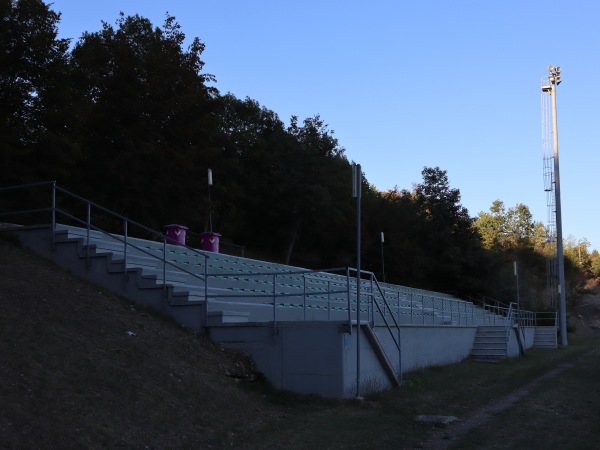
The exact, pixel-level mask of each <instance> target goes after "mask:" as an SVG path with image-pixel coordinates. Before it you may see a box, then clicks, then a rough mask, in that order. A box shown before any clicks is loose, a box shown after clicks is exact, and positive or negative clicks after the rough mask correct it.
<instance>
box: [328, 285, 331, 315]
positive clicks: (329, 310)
mask: <svg viewBox="0 0 600 450" xmlns="http://www.w3.org/2000/svg"><path fill="white" fill-rule="evenodd" d="M327 320H331V281H329V280H327Z"/></svg>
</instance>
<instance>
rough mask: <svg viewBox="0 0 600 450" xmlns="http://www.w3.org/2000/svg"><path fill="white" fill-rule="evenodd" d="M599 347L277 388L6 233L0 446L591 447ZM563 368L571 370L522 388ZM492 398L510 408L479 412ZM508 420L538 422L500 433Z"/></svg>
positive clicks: (593, 303) (592, 317)
mask: <svg viewBox="0 0 600 450" xmlns="http://www.w3.org/2000/svg"><path fill="white" fill-rule="evenodd" d="M591 288H592V287H590V289H591ZM598 299H599V296H598V291H597V290H596V291H594V293H593V294H592V293H590V294H589V297H587V300H588V301H587V302H584V303H582V305H585V306H582V308H584V310H582V311H581V315H582V317H583V320H584V321H586V324H587V323H592V322H593V323H597V321H598V320H600V302H599V301H598ZM577 330H578V334H579V333H580V332H581V333H582V334H583V333H584V332H589V333H590V334H595V331H596V330H595V329H594V328H590V327H588V326H587V325H586V327H585V328H584V327H577ZM599 348H600V347H598V339H597V338H596V339H590V338H587V339H584V340H581V339H579V338H576V337H574V339H572V342H571V344H570V346H569V347H568V348H566V349H562V350H561V351H555V350H551V351H544V350H534V351H532V352H529V353H528V354H527V357H525V358H515V359H511V360H508V361H504V362H502V363H499V364H497V365H490V364H483V365H482V364H477V363H473V362H472V361H463V362H462V363H460V364H456V365H451V366H445V367H435V368H430V369H426V370H423V371H419V372H415V373H411V374H408V375H407V377H406V378H405V384H404V385H403V387H402V388H401V389H396V390H394V391H392V392H387V393H385V394H382V395H379V396H376V397H374V398H369V399H367V400H365V401H363V402H356V401H340V400H327V399H321V398H316V397H313V396H299V395H293V394H289V393H275V392H272V391H271V390H269V389H268V387H267V386H265V384H264V383H263V382H262V381H257V382H252V383H249V382H248V381H250V380H252V377H246V375H248V374H251V371H250V370H249V369H250V368H251V367H250V364H249V362H248V360H247V358H245V357H243V355H235V354H232V353H230V352H227V351H224V350H223V349H221V348H220V347H219V346H217V345H215V344H214V343H212V342H210V341H209V340H207V339H206V338H205V337H203V336H201V335H197V334H195V333H191V332H190V331H189V330H185V329H182V328H181V327H180V326H177V325H176V324H174V323H173V322H172V321H170V320H168V319H165V318H163V317H161V316H158V315H156V314H155V313H153V312H150V311H146V310H143V309H140V308H138V307H136V306H133V305H131V304H130V303H128V302H127V301H125V300H123V299H121V298H119V297H117V296H115V295H113V294H111V293H109V292H106V291H104V290H103V289H100V288H98V287H96V286H94V285H91V284H90V283H87V282H85V281H83V280H81V279H78V278H77V277H75V276H73V275H71V274H69V273H66V272H64V271H63V270H61V269H59V268H58V267H56V266H55V265H53V264H52V263H50V262H48V261H46V260H44V259H41V258H39V257H37V256H35V255H33V254H31V253H30V252H29V251H28V250H24V249H22V248H19V247H18V246H16V245H15V244H13V243H11V242H7V241H3V240H2V239H0V405H1V406H0V447H1V448H3V449H4V448H7V449H40V448H41V449H56V448H78V449H79V448H86V449H95V448H111V449H112V448H128V449H129V448H143V449H146V448H148V449H154V448H156V449H159V448H160V449H163V448H177V449H179V448H194V449H196V448H201V449H204V448H206V449H223V448H237V449H261V450H262V449H299V448H307V447H309V448H310V447H313V448H331V449H337V448H381V449H387V448H398V446H399V444H401V446H402V447H403V448H446V447H447V446H446V445H442V446H438V445H437V444H438V443H439V442H442V443H447V444H449V445H450V444H457V439H460V440H462V441H461V442H462V443H458V445H459V447H460V448H482V447H483V446H485V447H486V448H534V447H539V448H541V447H544V446H546V447H552V448H576V447H577V448H595V447H594V446H595V445H596V441H597V434H598V432H600V430H599V429H598V424H599V423H600V421H599V420H598V419H599V418H598V411H599V409H598V405H599V404H600V403H599V402H600V397H599V395H600V389H598V387H597V373H598V370H600V367H599V365H600V359H599V358H598V357H597V355H598V351H599V350H598V349H599ZM585 355H588V356H585ZM557 367H563V368H569V369H568V370H566V371H564V372H561V373H562V375H558V374H554V375H552V376H556V377H557V380H556V382H545V383H544V384H543V385H542V387H538V388H537V389H536V390H535V392H534V391H533V390H531V389H529V390H526V392H527V393H526V394H520V392H521V389H520V388H521V387H525V388H527V386H529V384H530V383H532V382H534V383H536V382H537V381H536V380H538V379H546V378H547V377H548V374H552V373H553V372H552V370H554V368H557ZM449 380H454V381H449ZM516 394H518V395H517V397H518V398H520V399H521V400H520V401H521V403H519V405H518V406H517V407H515V406H513V404H514V402H512V400H511V399H514V398H515V395H516ZM523 395H525V396H526V399H524V398H523ZM508 400H511V401H508ZM500 404H502V405H505V406H504V407H503V408H504V409H505V413H503V414H502V415H495V416H494V417H493V419H492V418H488V419H484V418H482V417H483V416H482V413H481V411H487V409H486V408H488V407H494V408H496V409H497V405H500ZM482 407H483V409H482ZM524 408H530V409H531V412H528V413H526V414H525V413H524V412H523V411H524ZM556 410H560V411H561V414H560V415H558V414H556ZM528 411H529V410H528ZM421 414H425V415H429V414H442V415H451V416H452V415H453V416H457V417H458V418H459V422H458V425H457V427H454V428H453V427H449V428H447V429H446V431H445V432H444V430H443V429H442V430H440V429H439V428H438V427H436V426H435V425H430V424H420V423H417V422H416V421H415V418H416V417H417V416H419V415H421ZM486 417H487V416H486ZM502 417H504V419H502ZM499 418H500V419H501V420H504V422H505V423H504V424H503V426H501V427H497V426H496V423H497V421H498V420H499ZM515 421H517V422H518V423H519V426H520V427H521V429H523V430H527V429H531V430H532V432H531V433H522V434H513V435H511V436H507V435H506V433H505V430H506V429H513V428H514V427H515V426H516V423H515ZM575 427H578V428H579V429H580V430H581V432H579V433H578V434H577V436H574V435H573V434H572V433H571V430H572V429H574V428H575ZM457 430H458V431H457ZM539 430H543V433H540V432H539ZM585 430H587V431H585ZM459 431H460V432H459ZM464 433H467V434H464ZM439 436H442V437H441V438H440V439H441V441H436V440H435V439H437V438H438V437H439ZM428 439H430V440H428ZM431 439H433V441H432V440H431ZM434 441H435V442H436V444H435V445H434V444H432V442H434ZM491 442H496V443H503V444H505V445H504V446H498V447H493V446H489V444H490V443H491ZM532 442H534V444H532ZM463 444H464V445H463Z"/></svg>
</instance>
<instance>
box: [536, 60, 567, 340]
mask: <svg viewBox="0 0 600 450" xmlns="http://www.w3.org/2000/svg"><path fill="white" fill-rule="evenodd" d="M561 81H562V80H561V76H560V67H554V66H548V82H549V84H548V85H545V86H542V91H543V92H548V93H549V94H550V96H551V97H552V134H553V137H554V197H555V200H556V259H557V263H558V294H559V297H560V306H559V316H560V341H561V345H562V346H567V345H568V341H567V302H566V295H565V260H564V255H563V237H562V214H561V203H560V165H559V162H558V118H557V115H556V86H558V85H559V84H560V82H561Z"/></svg>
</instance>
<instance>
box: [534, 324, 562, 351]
mask: <svg viewBox="0 0 600 450" xmlns="http://www.w3.org/2000/svg"><path fill="white" fill-rule="evenodd" d="M557 347H558V343H557V335H556V327H536V328H535V336H534V338H533V348H557Z"/></svg>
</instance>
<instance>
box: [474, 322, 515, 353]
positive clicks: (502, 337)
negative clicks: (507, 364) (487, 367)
mask: <svg viewBox="0 0 600 450" xmlns="http://www.w3.org/2000/svg"><path fill="white" fill-rule="evenodd" d="M507 355H508V339H507V333H506V328H505V327H503V326H497V327H490V326H481V327H478V328H477V333H476V334H475V340H474V341H473V348H472V349H471V358H472V359H474V360H477V361H485V362H495V361H499V360H501V359H504V358H506V357H507Z"/></svg>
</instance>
